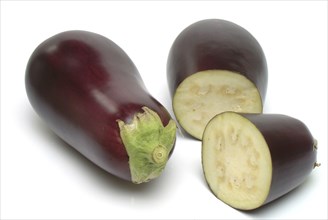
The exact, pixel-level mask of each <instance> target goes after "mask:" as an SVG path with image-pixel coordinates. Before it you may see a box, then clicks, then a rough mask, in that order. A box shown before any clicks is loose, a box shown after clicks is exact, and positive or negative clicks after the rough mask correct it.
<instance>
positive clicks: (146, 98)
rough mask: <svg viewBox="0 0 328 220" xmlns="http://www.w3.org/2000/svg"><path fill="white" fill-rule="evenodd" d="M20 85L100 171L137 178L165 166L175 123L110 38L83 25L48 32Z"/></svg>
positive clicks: (50, 122)
mask: <svg viewBox="0 0 328 220" xmlns="http://www.w3.org/2000/svg"><path fill="white" fill-rule="evenodd" d="M25 85H26V92H27V95H28V98H29V101H30V103H31V105H32V106H33V108H34V110H35V111H36V112H37V113H38V115H39V116H40V117H41V118H42V119H43V120H44V121H45V122H46V123H47V124H48V125H49V127H50V128H51V129H52V130H53V131H54V133H56V134H57V135H58V136H59V137H60V138H62V139H63V140H64V141H66V142H67V143H68V144H69V145H71V146H72V147H73V148H75V149H76V150H77V151H79V152H80V153H81V154H82V155H84V156H85V157H86V158H88V159H89V160H91V161H92V162H93V163H95V164H96V165H98V166H99V167H101V168H103V169H104V170H106V171H107V172H109V173H111V174H113V175H115V176H117V177H119V178H122V179H125V180H129V181H132V182H133V183H143V182H147V181H149V180H151V179H154V178H156V177H158V176H159V175H160V174H161V172H162V171H163V169H164V168H165V165H166V163H167V161H168V158H169V156H170V155H171V153H172V150H173V147H174V144H175V138H176V124H175V122H174V121H173V120H172V119H171V116H170V114H169V113H168V111H167V110H166V109H165V107H163V105H161V104H160V103H159V102H158V101H157V100H156V99H155V98H153V97H152V96H151V95H150V94H149V92H148V91H147V89H146V87H145V85H144V83H143V81H142V78H141V76H140V74H139V72H138V70H137V68H136V66H135V65H134V63H133V62H132V61H131V59H130V58H129V57H128V55H127V54H126V53H125V52H124V51H123V50H122V49H121V48H120V47H119V46H118V45H116V44H115V43H114V42H113V41H111V40H109V39H107V38H105V37H103V36H101V35H99V34H96V33H91V32H87V31H67V32H63V33H59V34H57V35H55V36H53V37H50V38H49V39H47V40H45V41H44V42H43V43H41V44H40V45H39V46H38V47H37V48H36V49H35V51H34V52H33V54H32V55H31V57H30V59H29V61H28V64H27V68H26V75H25Z"/></svg>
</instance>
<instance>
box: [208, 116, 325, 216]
mask: <svg viewBox="0 0 328 220" xmlns="http://www.w3.org/2000/svg"><path fill="white" fill-rule="evenodd" d="M202 165H203V171H204V175H205V179H206V181H207V183H208V185H209V188H210V189H211V191H212V192H213V194H214V195H215V196H217V197H218V198H219V199H220V200H222V201H223V202H225V203H226V204H228V205H230V206H232V207H234V208H237V209H241V210H253V209H256V208H258V207H260V206H262V205H264V204H267V203H269V202H271V201H273V200H275V199H277V198H279V197H281V196H282V195H284V194H286V193H288V192H289V191H291V190H292V189H294V188H296V187H297V186H299V185H300V184H301V183H302V182H304V180H305V179H306V178H307V177H308V176H309V175H310V173H311V172H312V170H313V168H315V167H317V166H319V165H320V164H319V163H317V141H316V140H315V139H314V138H313V137H312V135H311V132H310V131H309V129H308V128H307V127H306V125H305V124H304V123H303V122H301V121H299V120H298V119H295V118H292V117H290V116H286V115H278V114H242V113H236V112H224V113H221V114H218V115H217V116H215V117H214V118H213V119H211V120H210V122H209V123H208V125H207V126H206V128H205V131H204V135H203V139H202Z"/></svg>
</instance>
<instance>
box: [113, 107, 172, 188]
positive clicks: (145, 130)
mask: <svg viewBox="0 0 328 220" xmlns="http://www.w3.org/2000/svg"><path fill="white" fill-rule="evenodd" d="M142 109H143V110H144V112H142V113H137V114H135V115H134V117H133V120H132V122H131V123H130V124H125V123H124V122H123V121H122V120H117V122H118V125H119V128H120V135H121V139H122V141H123V144H124V146H125V149H126V151H127V153H128V156H129V166H130V171H131V178H132V182H133V183H137V184H139V183H143V182H148V181H150V180H152V179H154V178H157V177H158V176H159V175H160V174H161V173H162V171H163V170H164V168H165V165H166V162H167V160H168V156H169V153H170V151H171V150H172V148H173V145H174V142H175V138H176V124H175V122H174V121H173V120H172V119H171V120H170V121H169V123H168V124H167V125H166V126H165V127H164V126H163V123H162V121H161V119H160V117H159V116H158V114H157V113H156V112H154V111H153V110H151V109H149V108H147V107H143V108H142Z"/></svg>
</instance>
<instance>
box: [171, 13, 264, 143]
mask: <svg viewBox="0 0 328 220" xmlns="http://www.w3.org/2000/svg"><path fill="white" fill-rule="evenodd" d="M167 81H168V84H169V89H170V93H171V97H172V103H173V111H174V114H175V116H176V119H177V122H178V123H179V124H180V125H181V127H182V128H183V130H184V131H186V132H187V133H188V134H190V135H191V136H193V137H195V138H197V139H201V138H202V134H203V131H204V129H205V126H206V125H207V123H208V121H209V120H210V119H211V118H213V117H214V116H215V115H216V114H218V113H221V112H224V111H234V112H245V113H261V112H262V111H263V103H264V100H265V96H266V91H267V83H268V71H267V63H266V58H265V54H264V52H263V50H262V48H261V46H260V44H259V43H258V41H257V40H256V39H255V38H254V37H253V36H252V35H251V34H250V33H249V32H248V31H247V30H245V29H244V28H242V27H241V26H239V25H237V24H235V23H232V22H230V21H226V20H220V19H207V20H201V21H198V22H196V23H193V24H191V25H190V26H188V27H187V28H185V29H184V30H183V31H182V32H181V33H180V34H179V35H178V36H177V38H176V39H175V41H174V42H173V45H172V47H171V49H170V52H169V55H168V61H167Z"/></svg>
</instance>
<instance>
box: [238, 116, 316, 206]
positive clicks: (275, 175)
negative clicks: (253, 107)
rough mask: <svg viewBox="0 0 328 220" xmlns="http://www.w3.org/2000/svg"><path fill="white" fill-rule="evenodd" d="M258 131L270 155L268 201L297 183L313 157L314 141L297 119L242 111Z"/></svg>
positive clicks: (307, 173) (308, 169) (302, 179)
mask: <svg viewBox="0 0 328 220" xmlns="http://www.w3.org/2000/svg"><path fill="white" fill-rule="evenodd" d="M242 115H243V116H244V117H246V118H247V119H249V120H250V121H251V122H252V123H253V124H254V125H255V126H256V127H257V128H258V129H259V131H260V132H261V133H262V135H263V137H264V139H265V141H266V143H267V144H268V147H269V150H270V154H271V158H272V181H271V188H270V192H269V195H268V197H267V199H266V201H265V203H268V202H270V201H272V200H274V199H276V198H278V197H280V196H282V195H284V194H286V193H287V192H289V191H291V190H292V189H294V188H296V187H297V186H299V185H300V184H301V183H302V182H303V181H304V180H305V179H306V177H308V176H309V174H310V173H311V172H312V170H313V168H314V164H315V163H316V159H317V150H316V149H315V148H314V145H315V140H314V138H313V137H312V135H311V133H310V131H309V129H308V128H307V127H306V125H305V124H304V123H303V122H301V121H299V120H298V119H295V118H292V117H289V116H286V115H278V114H242Z"/></svg>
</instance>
